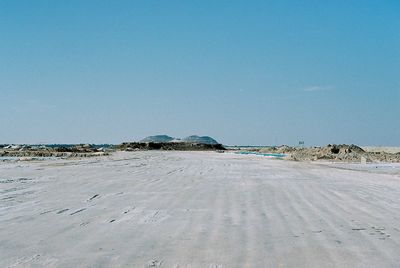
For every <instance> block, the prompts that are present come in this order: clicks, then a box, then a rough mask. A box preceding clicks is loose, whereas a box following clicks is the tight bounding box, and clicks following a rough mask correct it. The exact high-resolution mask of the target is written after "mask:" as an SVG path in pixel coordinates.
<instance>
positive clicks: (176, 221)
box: [0, 152, 400, 268]
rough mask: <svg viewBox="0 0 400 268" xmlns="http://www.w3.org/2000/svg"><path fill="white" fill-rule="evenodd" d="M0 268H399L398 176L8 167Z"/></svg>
mask: <svg viewBox="0 0 400 268" xmlns="http://www.w3.org/2000/svg"><path fill="white" fill-rule="evenodd" d="M0 182H1V183H0V267H43V266H46V267H152V266H161V267H352V268H355V267H399V266H400V177H399V175H397V174H376V173H370V172H366V171H352V170H346V169H337V168H332V167H329V166H323V165H318V164H306V163H297V162H289V161H282V160H270V159H265V158H260V157H252V156H242V155H233V154H218V153H212V152H210V153H205V152H197V153H194V152H132V153H117V154H115V155H113V156H111V157H104V158H98V159H82V160H48V161H37V162H0Z"/></svg>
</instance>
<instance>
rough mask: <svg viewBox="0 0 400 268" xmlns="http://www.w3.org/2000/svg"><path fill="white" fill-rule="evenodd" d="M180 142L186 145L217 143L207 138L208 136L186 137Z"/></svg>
mask: <svg viewBox="0 0 400 268" xmlns="http://www.w3.org/2000/svg"><path fill="white" fill-rule="evenodd" d="M182 141H184V142H188V143H200V144H218V142H217V141H216V140H214V139H213V138H211V137H208V136H202V137H200V136H197V135H192V136H189V137H186V138H184V139H182Z"/></svg>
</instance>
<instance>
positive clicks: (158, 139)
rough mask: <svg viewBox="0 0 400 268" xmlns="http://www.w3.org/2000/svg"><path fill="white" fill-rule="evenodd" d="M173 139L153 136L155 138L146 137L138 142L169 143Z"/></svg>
mask: <svg viewBox="0 0 400 268" xmlns="http://www.w3.org/2000/svg"><path fill="white" fill-rule="evenodd" d="M173 140H174V138H172V137H170V136H168V135H155V136H148V137H146V138H144V139H143V140H141V141H140V142H170V141H173Z"/></svg>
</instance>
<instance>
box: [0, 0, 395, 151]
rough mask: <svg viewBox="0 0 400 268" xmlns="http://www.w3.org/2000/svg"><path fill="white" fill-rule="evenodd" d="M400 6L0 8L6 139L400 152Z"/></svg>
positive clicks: (18, 3)
mask: <svg viewBox="0 0 400 268" xmlns="http://www.w3.org/2000/svg"><path fill="white" fill-rule="evenodd" d="M399 14H400V1H398V0H393V1H390V0H387V1H378V0H377V1H372V0H365V1H347V0H335V1H319V0H318V1H294V0H293V1H281V0H279V1H278V0H277V1H267V0H263V1H261V0H260V1H218V0H209V1H206V0H198V1H196V0H193V1H171V0H168V1H162V0H146V1H122V0H120V1H100V0H96V1H84V0H79V1H71V0H68V1H52V0H48V1H41V0H37V1H36V0H35V1H31V0H29V1H22V0H1V1H0V101H1V114H0V143H39V142H44V143H80V142H93V143H119V142H122V141H131V140H137V139H140V138H142V137H144V136H147V135H153V134H169V135H171V136H175V137H183V136H187V135H190V134H199V135H210V136H213V137H215V138H216V139H218V140H219V141H221V142H223V143H225V144H232V145H233V144H296V143H297V142H298V140H304V141H305V142H306V144H308V145H311V144H315V145H322V144H326V143H356V144H360V145H400V15H399Z"/></svg>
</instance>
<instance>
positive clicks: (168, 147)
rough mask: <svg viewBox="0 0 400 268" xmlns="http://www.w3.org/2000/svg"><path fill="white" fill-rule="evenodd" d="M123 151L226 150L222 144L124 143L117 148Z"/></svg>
mask: <svg viewBox="0 0 400 268" xmlns="http://www.w3.org/2000/svg"><path fill="white" fill-rule="evenodd" d="M117 148H118V149H119V150H122V151H136V150H138V151H140V150H144V151H146V150H163V151H217V150H225V147H224V146H223V145H222V144H200V143H187V142H179V143H174V142H157V143H156V142H124V143H122V144H120V145H118V146H117Z"/></svg>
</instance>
